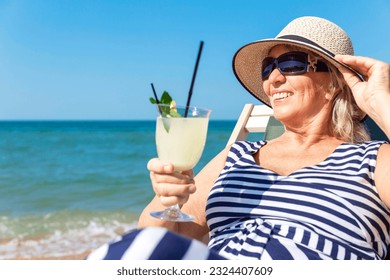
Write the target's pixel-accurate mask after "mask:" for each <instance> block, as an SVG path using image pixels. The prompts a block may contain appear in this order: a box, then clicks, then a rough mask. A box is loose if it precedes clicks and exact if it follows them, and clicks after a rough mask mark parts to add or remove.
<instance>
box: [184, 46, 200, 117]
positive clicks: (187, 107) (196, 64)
mask: <svg viewBox="0 0 390 280" xmlns="http://www.w3.org/2000/svg"><path fill="white" fill-rule="evenodd" d="M202 49H203V41H200V46H199V51H198V57H197V58H196V63H195V69H194V73H193V75H192V81H191V86H190V91H189V92H188V97H187V105H186V111H185V115H184V117H185V118H186V117H187V115H188V109H189V106H190V103H191V97H192V89H193V87H194V83H195V77H196V72H197V71H198V65H199V60H200V56H201V54H202Z"/></svg>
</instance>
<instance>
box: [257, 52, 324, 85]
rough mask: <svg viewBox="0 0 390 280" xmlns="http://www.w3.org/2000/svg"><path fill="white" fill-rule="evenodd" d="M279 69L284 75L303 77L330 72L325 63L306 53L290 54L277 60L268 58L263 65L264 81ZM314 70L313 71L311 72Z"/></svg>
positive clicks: (283, 55) (285, 54)
mask: <svg viewBox="0 0 390 280" xmlns="http://www.w3.org/2000/svg"><path fill="white" fill-rule="evenodd" d="M275 68H277V69H278V70H279V71H280V73H282V74H283V75H301V74H304V73H307V72H310V71H312V72H328V71H329V68H328V66H327V65H326V64H325V62H323V61H320V60H318V59H317V58H313V57H312V56H310V55H309V54H307V53H304V52H288V53H284V54H282V55H281V56H279V57H277V58H273V57H266V58H264V60H263V62H262V64H261V75H262V78H263V80H266V79H268V77H269V75H271V72H272V71H273V70H274V69H275ZM310 69H312V70H310Z"/></svg>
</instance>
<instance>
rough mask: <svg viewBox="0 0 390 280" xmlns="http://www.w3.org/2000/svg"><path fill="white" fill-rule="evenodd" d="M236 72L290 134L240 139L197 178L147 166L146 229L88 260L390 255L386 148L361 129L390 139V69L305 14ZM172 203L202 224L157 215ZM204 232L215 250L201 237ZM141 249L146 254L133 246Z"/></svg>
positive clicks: (245, 54)
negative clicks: (370, 126) (377, 130)
mask: <svg viewBox="0 0 390 280" xmlns="http://www.w3.org/2000/svg"><path fill="white" fill-rule="evenodd" d="M336 55H337V56H336ZM261 65H262V67H261ZM233 68H234V71H235V74H236V76H237V78H238V79H239V81H240V82H241V83H242V85H243V86H244V87H245V88H246V89H247V90H248V91H249V92H250V93H251V94H252V95H253V96H255V97H256V98H258V99H259V100H260V101H261V102H263V103H265V104H267V105H268V106H271V107H272V108H273V111H274V116H275V118H276V119H279V121H281V122H282V123H283V125H284V127H285V132H284V133H283V134H282V135H280V136H279V137H277V138H275V139H273V140H270V141H265V140H260V141H255V142H252V141H238V142H235V143H233V144H232V145H231V146H228V147H226V148H225V149H224V150H223V151H221V152H220V153H219V154H218V155H217V156H216V157H215V158H214V159H213V160H211V161H210V162H209V163H208V164H207V165H206V166H205V167H204V168H203V170H201V171H200V172H199V174H197V175H196V176H195V178H193V172H191V171H185V172H181V173H177V172H174V166H173V165H172V164H171V163H167V162H163V161H162V160H160V159H157V158H154V159H151V160H150V161H149V163H148V169H149V171H150V178H151V181H152V185H153V190H154V191H155V194H156V195H155V197H154V199H153V200H152V201H151V202H150V203H149V205H148V206H147V207H146V208H145V209H144V211H143V212H142V214H141V217H140V220H139V223H138V227H139V228H140V229H138V230H136V231H133V232H131V233H129V234H126V235H124V236H123V238H122V240H120V241H117V242H114V243H110V244H106V245H104V246H102V247H101V248H100V249H98V250H97V251H96V252H94V253H92V254H91V259H94V258H103V259H112V258H119V259H120V258H122V259H126V258H129V259H131V258H133V259H137V258H146V259H172V258H183V259H189V258H191V259H217V258H222V259H262V260H270V259H284V260H285V259H317V260H320V259H322V260H329V259H365V260H377V259H384V258H386V255H387V254H388V253H389V251H390V189H389V187H388V183H387V182H388V181H389V180H390V177H389V174H390V145H389V144H388V143H386V142H384V141H376V140H372V141H368V139H367V138H366V135H367V134H366V133H365V131H364V126H363V124H362V123H361V122H362V116H364V115H365V114H368V115H369V116H370V117H372V119H373V120H374V121H375V122H376V123H377V124H378V125H379V126H380V127H381V128H382V130H383V131H384V133H386V135H387V136H390V113H389V111H388V106H389V105H390V88H389V80H390V71H389V70H390V66H389V65H388V64H386V63H384V62H381V61H378V60H375V59H371V58H367V57H354V56H353V48H352V43H351V41H350V39H349V37H348V35H347V34H346V33H345V32H344V31H343V30H342V29H341V28H340V27H339V26H337V25H335V24H334V23H332V22H329V21H328V20H325V19H322V18H318V17H301V18H297V19H295V20H293V21H292V22H290V23H289V24H288V25H287V26H286V27H285V28H284V29H283V30H282V32H281V33H279V35H278V36H277V37H276V38H272V39H265V40H260V41H256V42H254V43H250V44H247V45H245V46H244V47H242V48H241V49H239V50H238V52H237V53H236V55H235V56H234V59H233ZM362 77H365V79H363V78H362ZM368 99H370V102H368V103H367V102H366V101H367V100H368ZM373 104H375V106H372V105H373ZM347 116H348V118H347ZM345 118H346V119H345ZM356 131H357V132H356ZM172 204H179V205H181V206H182V209H183V211H184V212H186V213H188V214H190V215H192V216H194V217H195V220H194V221H193V222H191V223H172V222H165V221H161V220H157V219H154V218H152V217H150V215H149V212H151V211H158V210H160V209H163V208H164V207H166V206H170V205H172ZM156 226H159V227H161V226H162V227H165V229H161V228H156ZM179 234H180V235H179ZM182 235H185V236H186V237H183V236H182ZM205 236H207V237H208V238H206V239H208V240H207V241H208V245H207V247H206V245H202V244H201V243H199V242H197V241H195V240H194V239H198V240H202V241H205V238H204V237H205ZM175 241H177V242H175ZM144 244H148V245H150V246H149V247H148V250H147V252H146V251H142V250H137V248H144V247H143V246H145V245H144ZM171 244H175V245H176V246H175V247H172V245H171ZM180 244H181V245H180ZM145 252H146V253H145Z"/></svg>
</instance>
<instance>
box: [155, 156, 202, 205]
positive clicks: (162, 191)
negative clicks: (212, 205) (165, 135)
mask: <svg viewBox="0 0 390 280" xmlns="http://www.w3.org/2000/svg"><path fill="white" fill-rule="evenodd" d="M148 169H149V170H150V179H151V181H152V185H153V190H154V192H155V193H156V195H157V196H158V197H159V199H160V202H161V204H163V205H164V206H171V205H174V204H179V205H183V204H184V203H186V202H187V201H188V199H189V196H190V195H191V194H193V193H194V192H195V191H196V186H195V181H194V173H193V171H192V170H188V171H183V172H175V171H174V166H173V165H172V164H167V163H164V162H162V161H161V160H159V159H151V160H150V161H149V162H148Z"/></svg>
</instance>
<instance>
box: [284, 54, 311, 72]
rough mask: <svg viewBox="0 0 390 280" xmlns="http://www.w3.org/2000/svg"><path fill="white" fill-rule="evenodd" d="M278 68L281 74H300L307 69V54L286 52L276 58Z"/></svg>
mask: <svg viewBox="0 0 390 280" xmlns="http://www.w3.org/2000/svg"><path fill="white" fill-rule="evenodd" d="M278 69H279V70H280V72H281V73H282V74H302V73H305V72H306V69H307V55H305V54H301V53H287V54H285V55H282V56H280V57H279V58H278Z"/></svg>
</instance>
